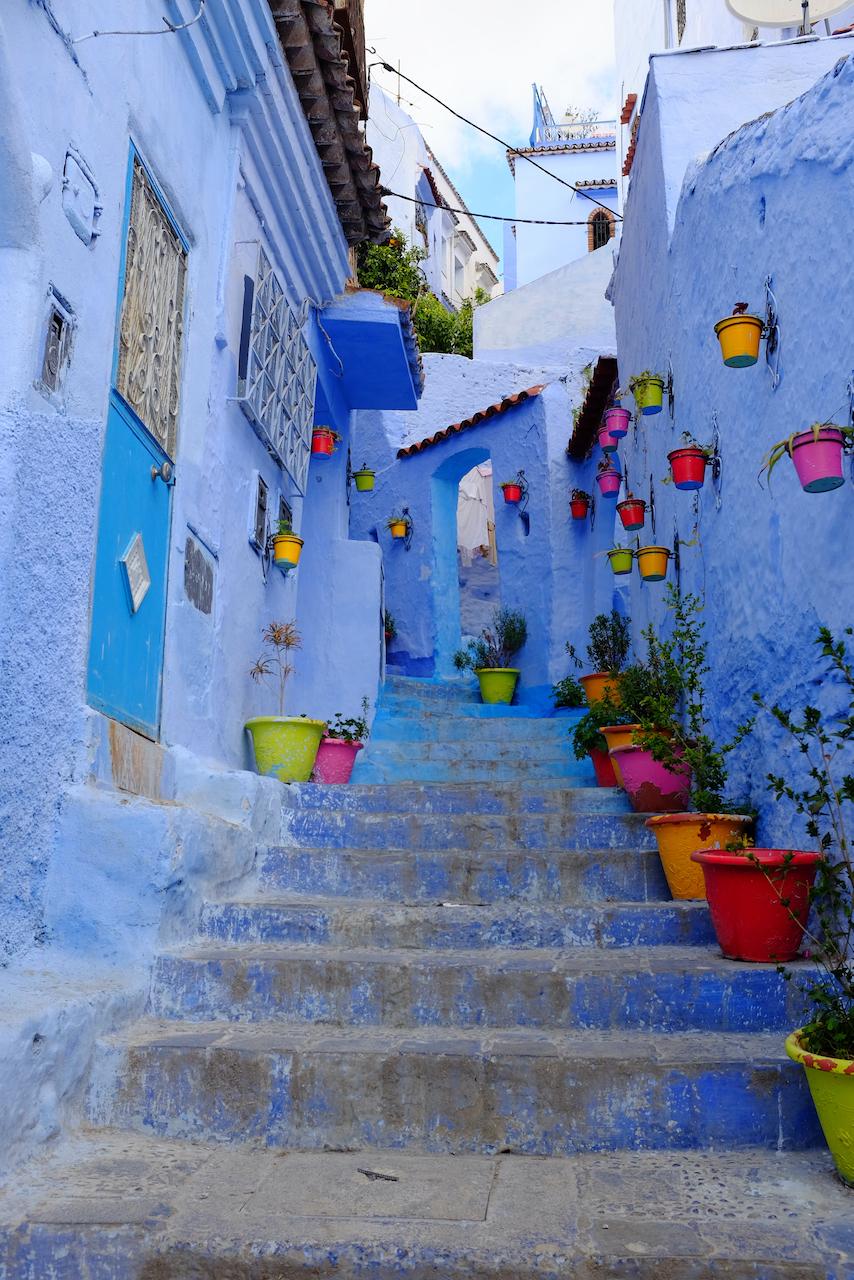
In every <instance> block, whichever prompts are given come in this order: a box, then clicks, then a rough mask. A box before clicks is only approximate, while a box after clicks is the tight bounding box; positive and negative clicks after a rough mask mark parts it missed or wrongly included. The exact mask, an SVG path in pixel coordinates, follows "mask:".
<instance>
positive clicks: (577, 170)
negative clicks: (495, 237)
mask: <svg viewBox="0 0 854 1280" xmlns="http://www.w3.org/2000/svg"><path fill="white" fill-rule="evenodd" d="M615 156H616V129H615V121H613V120H598V121H579V120H578V119H576V118H575V117H574V115H573V114H571V113H570V114H567V115H565V116H564V117H563V118H562V119H560V120H555V118H554V116H553V115H552V112H551V109H550V107H549V104H548V102H547V101H546V98H545V95H544V94H543V92H542V90H541V89H538V88H537V87H536V86H534V124H533V128H532V130H531V137H530V142H529V145H528V146H527V147H518V148H516V149H514V150H512V151H508V153H507V162H508V164H509V165H510V171H511V173H512V174H513V178H514V181H515V190H516V204H515V214H516V219H517V221H516V222H515V223H512V224H507V225H506V227H505V234H504V284H505V289H508V290H509V289H515V288H517V287H518V286H519V285H524V284H529V283H530V282H531V281H532V280H538V279H539V278H540V276H544V275H547V274H548V273H549V272H551V271H555V270H557V268H558V267H563V266H565V265H566V264H567V263H568V262H574V261H575V260H576V259H577V258H582V257H584V255H585V254H587V253H592V252H593V251H594V250H595V249H600V248H602V247H603V246H604V245H605V244H607V242H608V241H609V240H610V239H611V237H612V236H613V234H614V224H615V218H614V212H615V210H616V208H617V173H616V158H615ZM531 161H533V162H534V163H531ZM543 170H546V172H543ZM549 175H552V176H549ZM555 178H557V179H559V181H555ZM573 188H575V190H573ZM526 219H529V220H531V221H525V220H526ZM549 223H552V224H557V225H548V224H549Z"/></svg>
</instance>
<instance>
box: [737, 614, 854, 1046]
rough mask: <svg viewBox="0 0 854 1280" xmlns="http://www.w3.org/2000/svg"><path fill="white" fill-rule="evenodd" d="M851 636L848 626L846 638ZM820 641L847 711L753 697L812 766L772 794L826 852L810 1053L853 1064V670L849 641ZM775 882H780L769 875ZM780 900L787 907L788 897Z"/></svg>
mask: <svg viewBox="0 0 854 1280" xmlns="http://www.w3.org/2000/svg"><path fill="white" fill-rule="evenodd" d="M852 634H854V632H852V628H851V627H847V628H846V629H845V637H850V636H851V635H852ZM816 643H817V645H818V646H819V648H820V652H821V656H822V658H824V659H825V660H826V661H825V667H826V680H825V683H827V684H831V685H832V687H834V688H835V687H838V686H841V687H842V689H843V690H844V691H845V695H846V698H845V702H846V705H845V706H844V707H843V708H842V709H841V710H839V711H838V712H836V713H834V714H830V715H824V714H822V712H821V711H819V710H818V708H817V707H813V706H809V705H808V706H806V707H804V709H803V711H802V712H801V713H800V716H796V715H795V714H794V713H792V712H791V711H788V710H785V709H784V708H783V707H781V706H779V705H778V704H777V703H772V704H771V705H770V706H769V705H768V703H766V702H765V701H764V700H763V699H762V698H761V697H760V696H759V694H754V700H755V701H756V703H757V705H758V706H760V707H761V708H763V710H765V711H767V712H769V713H770V714H771V715H772V716H773V717H774V719H775V720H776V721H777V723H778V724H779V725H780V726H781V727H782V728H783V729H784V730H785V731H786V733H787V734H789V736H790V737H791V738H793V739H794V741H795V743H796V744H797V746H798V748H799V756H796V757H795V758H796V759H798V758H799V757H800V759H801V760H802V762H803V763H804V765H805V766H806V775H805V777H804V775H803V774H802V775H801V776H802V778H803V781H800V780H799V781H794V780H792V779H787V778H786V777H785V776H784V775H782V774H776V773H769V774H768V775H767V776H768V787H769V790H770V791H771V793H772V794H773V796H774V798H775V799H776V800H778V801H783V800H785V801H788V802H789V803H790V804H791V805H793V806H794V810H795V812H796V813H797V814H799V815H800V816H801V817H802V818H804V819H805V826H806V831H807V834H808V835H809V836H810V837H811V839H813V840H815V842H816V843H817V844H818V846H819V848H820V849H821V851H822V852H823V853H824V854H826V855H827V856H826V857H825V859H824V860H823V861H822V863H821V864H820V865H819V869H818V874H817V876H816V881H815V885H814V886H813V889H812V892H811V894H810V901H811V903H812V908H813V920H814V923H808V924H807V927H806V930H805V935H806V939H807V941H808V943H809V950H810V956H811V959H812V960H813V961H814V962H815V963H816V964H817V965H818V966H819V969H820V974H819V976H817V977H815V978H807V980H806V982H805V983H803V984H802V985H803V990H804V991H805V992H806V994H807V996H808V997H809V1000H810V1002H811V1004H812V1017H811V1018H810V1021H809V1022H808V1023H807V1024H806V1027H805V1028H804V1035H803V1041H802V1043H803V1046H804V1048H805V1049H807V1050H808V1051H809V1052H811V1053H817V1054H823V1055H829V1056H830V1057H834V1058H852V1059H854V849H852V846H851V838H850V836H849V834H848V820H849V818H850V806H851V805H852V803H854V759H852V756H854V746H852V744H854V666H852V662H851V659H850V657H849V655H848V648H847V646H848V640H847V639H842V640H840V641H836V640H834V638H833V635H832V634H831V632H830V631H829V630H828V628H827V627H821V628H820V630H819V633H818V638H817V640H816ZM747 856H748V857H749V856H750V852H749V850H748V851H747ZM769 881H770V883H771V884H772V885H773V884H774V880H773V879H771V877H770V876H769ZM780 901H781V903H782V905H783V906H784V907H788V905H789V904H788V901H787V900H786V899H785V898H781V899H780ZM783 972H786V976H787V977H791V973H790V972H788V971H786V970H785V969H783Z"/></svg>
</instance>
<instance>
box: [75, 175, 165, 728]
mask: <svg viewBox="0 0 854 1280" xmlns="http://www.w3.org/2000/svg"><path fill="white" fill-rule="evenodd" d="M186 275H187V244H186V241H185V240H184V238H183V237H182V235H181V233H180V231H179V230H178V228H177V225H176V224H175V222H174V220H173V219H172V217H171V215H170V213H169V211H168V209H167V207H166V204H165V202H164V201H163V199H162V198H161V196H160V194H159V192H158V191H157V188H156V186H155V184H154V182H153V181H152V179H151V178H150V176H149V174H148V172H147V171H146V169H145V167H144V166H143V164H142V162H141V160H140V159H139V156H138V155H137V154H136V152H135V151H132V153H131V161H130V166H129V173H128V187H127V197H126V214H125V232H124V241H123V253H122V262H121V273H120V281H119V297H120V306H119V318H118V326H117V334H116V347H115V352H114V361H113V386H112V389H111V391H110V406H109V412H108V417H107V427H106V435H105V441H104V453H103V462H102V473H101V500H100V509H99V516H98V544H97V551H96V560H95V585H94V591H93V597H92V619H91V629H90V643H89V669H88V701H89V703H90V705H91V706H94V707H96V708H98V709H99V710H101V711H104V712H105V713H106V714H107V715H110V716H112V717H114V718H115V719H117V720H121V721H123V722H124V723H125V724H128V725H130V726H131V728H134V729H137V730H138V731H140V732H142V733H145V734H147V735H148V736H150V737H157V734H158V731H159V724H160V701H161V686H162V670H163V641H164V630H165V618H166V586H167V572H168V558H169V528H170V521H171V508H172V486H173V484H174V482H175V473H174V458H175V453H176V448H177V439H178V413H179V404H180V389H181V359H182V346H183V323H184V301H185V290H186Z"/></svg>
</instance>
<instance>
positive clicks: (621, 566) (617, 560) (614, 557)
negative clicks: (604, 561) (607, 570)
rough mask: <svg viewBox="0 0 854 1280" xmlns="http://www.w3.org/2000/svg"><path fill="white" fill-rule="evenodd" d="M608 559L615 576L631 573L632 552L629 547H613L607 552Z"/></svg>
mask: <svg viewBox="0 0 854 1280" xmlns="http://www.w3.org/2000/svg"><path fill="white" fill-rule="evenodd" d="M608 559H609V560H610V562H611V568H612V570H613V571H614V573H615V574H621V573H631V571H632V562H633V560H634V552H633V551H632V550H631V548H630V547H614V548H612V550H611V551H609V552H608Z"/></svg>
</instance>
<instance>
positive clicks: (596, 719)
mask: <svg viewBox="0 0 854 1280" xmlns="http://www.w3.org/2000/svg"><path fill="white" fill-rule="evenodd" d="M625 718H626V713H625V712H624V710H623V709H622V707H619V706H617V705H616V704H615V703H614V702H612V701H611V699H610V697H609V696H608V695H607V694H606V696H605V697H604V698H602V699H601V700H600V701H599V702H594V703H593V705H592V706H591V707H590V708H589V709H588V711H587V712H586V714H585V715H583V716H582V717H581V719H580V720H579V722H578V724H577V725H576V726H575V729H574V730H573V732H572V749H573V751H574V752H575V757H576V759H577V760H583V759H584V757H585V756H589V757H590V761H591V763H592V765H593V771H594V773H595V774H596V785H597V786H599V787H616V786H618V785H619V783H620V779H619V777H618V775H617V772H616V770H615V768H614V764H613V760H612V759H611V756H610V754H609V749H608V741H607V739H606V737H605V734H604V733H603V730H604V729H605V728H608V729H609V730H610V731H613V732H616V731H617V726H619V725H621V724H622V722H623V720H624V719H625Z"/></svg>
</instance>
